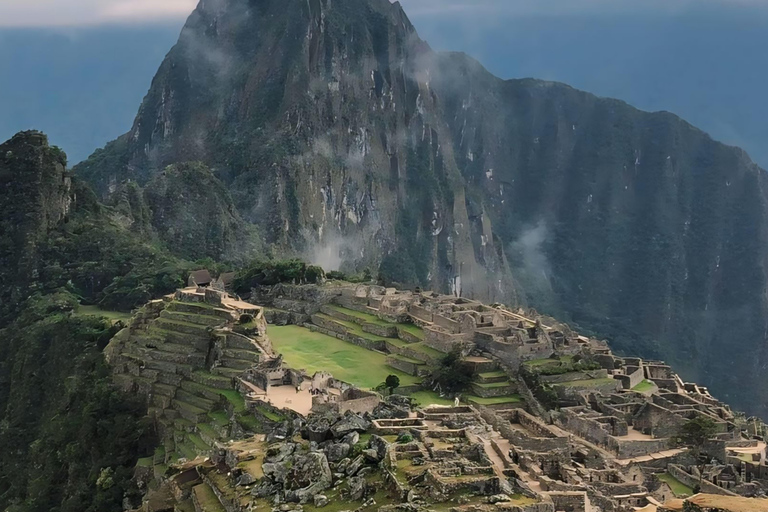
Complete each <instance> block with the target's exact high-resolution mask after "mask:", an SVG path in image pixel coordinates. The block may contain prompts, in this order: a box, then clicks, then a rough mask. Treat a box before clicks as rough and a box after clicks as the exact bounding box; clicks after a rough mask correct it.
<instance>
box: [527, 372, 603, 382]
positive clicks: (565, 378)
mask: <svg viewBox="0 0 768 512" xmlns="http://www.w3.org/2000/svg"><path fill="white" fill-rule="evenodd" d="M606 378H608V370H594V371H584V372H569V373H563V374H560V375H542V376H541V377H540V379H541V382H544V383H546V384H554V383H562V382H571V381H574V380H590V379H606Z"/></svg>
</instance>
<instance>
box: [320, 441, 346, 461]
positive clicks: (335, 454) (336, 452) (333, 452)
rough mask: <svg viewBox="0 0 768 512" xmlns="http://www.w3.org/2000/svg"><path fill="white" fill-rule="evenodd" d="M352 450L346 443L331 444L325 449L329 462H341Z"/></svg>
mask: <svg viewBox="0 0 768 512" xmlns="http://www.w3.org/2000/svg"><path fill="white" fill-rule="evenodd" d="M350 450H351V448H350V446H349V445H348V444H345V443H334V444H329V445H328V446H326V447H325V455H326V457H328V461H329V462H339V461H340V460H342V459H344V458H346V457H347V455H349V452H350Z"/></svg>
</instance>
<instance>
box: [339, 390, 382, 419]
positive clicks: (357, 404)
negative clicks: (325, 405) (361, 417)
mask: <svg viewBox="0 0 768 512" xmlns="http://www.w3.org/2000/svg"><path fill="white" fill-rule="evenodd" d="M380 402H381V397H379V395H378V394H376V393H369V392H367V391H361V390H359V389H348V390H347V391H345V392H344V400H342V401H341V402H339V413H341V414H344V413H345V412H347V411H352V412H354V413H357V414H365V413H371V412H373V410H374V409H375V408H376V407H377V406H378V405H379V403H380Z"/></svg>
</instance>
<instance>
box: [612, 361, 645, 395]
mask: <svg viewBox="0 0 768 512" xmlns="http://www.w3.org/2000/svg"><path fill="white" fill-rule="evenodd" d="M624 368H625V371H631V370H634V371H631V373H627V374H626V375H617V376H616V379H618V380H619V381H620V382H621V386H622V387H623V388H624V389H632V388H634V387H635V386H637V385H638V384H640V383H641V382H643V380H644V379H645V373H644V372H643V369H642V368H641V367H639V366H625V367H624Z"/></svg>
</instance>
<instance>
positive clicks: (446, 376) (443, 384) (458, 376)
mask: <svg viewBox="0 0 768 512" xmlns="http://www.w3.org/2000/svg"><path fill="white" fill-rule="evenodd" d="M472 378H473V374H472V369H471V368H470V367H469V366H467V365H466V364H464V362H463V361H462V356H461V350H459V349H457V350H454V351H452V352H451V353H450V354H444V355H443V357H442V358H441V359H440V360H439V362H438V363H437V365H436V366H435V367H434V368H433V369H432V373H431V375H430V383H429V387H430V388H432V389H436V388H439V389H441V390H442V392H443V393H445V394H447V395H448V396H454V395H457V394H459V393H461V392H463V391H464V390H466V389H468V388H469V386H470V385H471V384H472Z"/></svg>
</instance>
